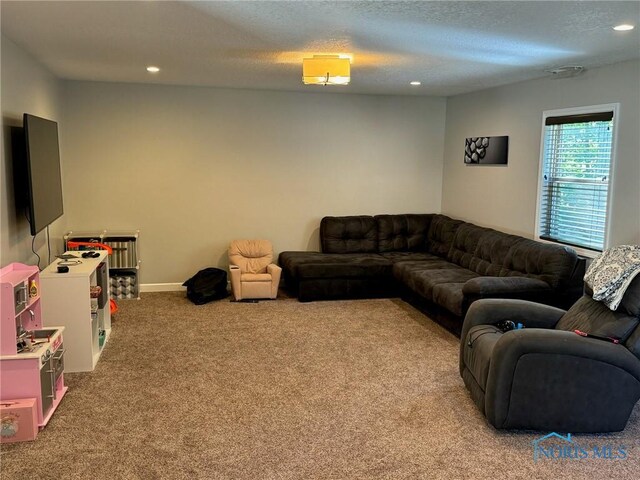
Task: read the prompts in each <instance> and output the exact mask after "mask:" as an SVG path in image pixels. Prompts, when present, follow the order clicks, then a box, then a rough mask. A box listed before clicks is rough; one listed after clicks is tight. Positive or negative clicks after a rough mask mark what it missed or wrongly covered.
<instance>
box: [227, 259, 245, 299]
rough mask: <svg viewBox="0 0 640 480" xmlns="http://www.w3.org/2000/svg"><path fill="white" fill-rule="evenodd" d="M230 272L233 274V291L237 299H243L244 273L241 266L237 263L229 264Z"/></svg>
mask: <svg viewBox="0 0 640 480" xmlns="http://www.w3.org/2000/svg"><path fill="white" fill-rule="evenodd" d="M229 273H230V276H231V291H232V292H233V298H234V299H235V300H242V286H241V282H240V277H241V275H242V273H241V271H240V267H238V266H237V265H229Z"/></svg>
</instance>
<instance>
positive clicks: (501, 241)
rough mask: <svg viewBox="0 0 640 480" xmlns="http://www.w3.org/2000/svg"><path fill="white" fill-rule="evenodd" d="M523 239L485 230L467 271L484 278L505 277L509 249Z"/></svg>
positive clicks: (507, 271)
mask: <svg viewBox="0 0 640 480" xmlns="http://www.w3.org/2000/svg"><path fill="white" fill-rule="evenodd" d="M523 240H524V238H523V237H519V236H517V235H509V234H506V233H502V232H498V231H496V230H493V229H490V228H487V229H485V231H484V233H483V234H482V236H481V237H480V239H479V240H478V246H477V247H476V250H475V252H474V255H473V258H472V259H471V262H470V263H469V267H468V268H469V270H473V271H474V272H476V273H479V274H480V275H484V276H494V277H500V276H507V274H508V273H509V270H508V269H507V268H506V267H505V262H506V259H507V254H508V253H509V250H510V249H511V247H513V246H514V245H516V244H517V243H518V242H521V241H523Z"/></svg>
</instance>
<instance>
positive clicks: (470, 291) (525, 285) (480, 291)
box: [462, 277, 551, 298]
mask: <svg viewBox="0 0 640 480" xmlns="http://www.w3.org/2000/svg"><path fill="white" fill-rule="evenodd" d="M550 288H551V287H550V285H549V284H548V283H547V282H544V281H542V280H538V279H537V278H529V277H477V278H472V279H471V280H468V281H467V282H466V283H465V284H464V286H463V287H462V293H464V294H465V295H468V296H471V297H477V298H483V297H495V296H505V295H513V294H518V293H527V292H531V291H544V290H549V289H550Z"/></svg>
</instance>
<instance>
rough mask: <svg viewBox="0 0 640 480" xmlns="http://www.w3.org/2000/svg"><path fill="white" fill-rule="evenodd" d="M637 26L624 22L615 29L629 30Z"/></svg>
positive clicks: (618, 30) (620, 30)
mask: <svg viewBox="0 0 640 480" xmlns="http://www.w3.org/2000/svg"><path fill="white" fill-rule="evenodd" d="M634 28H635V27H634V26H633V25H629V24H628V23H623V24H622V25H616V26H615V27H613V29H614V30H615V31H617V32H628V31H629V30H633V29H634Z"/></svg>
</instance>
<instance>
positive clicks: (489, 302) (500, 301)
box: [460, 298, 566, 373]
mask: <svg viewBox="0 0 640 480" xmlns="http://www.w3.org/2000/svg"><path fill="white" fill-rule="evenodd" d="M565 313H566V312H565V311H564V310H562V309H560V308H556V307H551V306H549V305H544V304H542V303H535V302H529V301H527V300H515V299H504V298H484V299H481V300H478V301H477V302H473V303H472V304H471V306H470V307H469V310H468V311H467V315H466V316H465V317H464V324H463V325H462V334H461V335H460V373H462V370H463V368H464V365H463V361H462V358H463V349H464V345H465V339H466V338H467V335H468V333H469V330H471V328H472V327H475V326H476V325H495V324H497V323H499V322H501V321H503V320H511V321H513V322H515V323H522V324H523V325H524V326H525V327H526V328H554V327H555V325H556V323H558V320H560V317H562V315H564V314H565Z"/></svg>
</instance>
